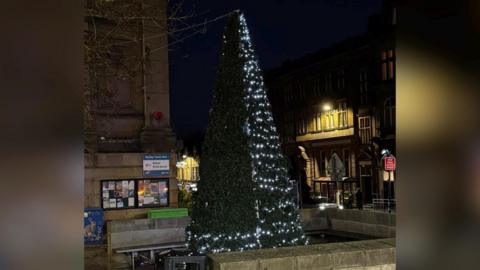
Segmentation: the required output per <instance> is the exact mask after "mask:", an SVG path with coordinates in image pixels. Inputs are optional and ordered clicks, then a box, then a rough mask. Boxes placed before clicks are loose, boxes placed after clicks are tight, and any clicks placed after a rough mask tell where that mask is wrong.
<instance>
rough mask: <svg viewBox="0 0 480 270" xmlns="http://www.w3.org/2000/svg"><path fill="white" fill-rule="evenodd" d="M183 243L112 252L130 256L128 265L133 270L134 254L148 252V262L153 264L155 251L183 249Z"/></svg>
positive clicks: (121, 249) (122, 249) (138, 247)
mask: <svg viewBox="0 0 480 270" xmlns="http://www.w3.org/2000/svg"><path fill="white" fill-rule="evenodd" d="M184 247H185V242H177V243H166V244H161V245H146V246H137V247H131V248H120V249H116V250H114V251H115V252H116V253H127V254H130V265H131V267H132V269H135V254H136V253H137V252H141V251H149V252H150V261H151V262H152V263H155V251H157V250H169V249H172V248H184Z"/></svg>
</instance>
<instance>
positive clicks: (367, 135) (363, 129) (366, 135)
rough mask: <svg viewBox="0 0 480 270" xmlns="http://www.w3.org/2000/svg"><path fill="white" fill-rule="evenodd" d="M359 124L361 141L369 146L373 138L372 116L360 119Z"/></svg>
mask: <svg viewBox="0 0 480 270" xmlns="http://www.w3.org/2000/svg"><path fill="white" fill-rule="evenodd" d="M358 122H359V123H358V127H359V135H360V141H361V142H362V144H369V143H370V140H371V138H372V127H371V123H370V122H371V118H370V116H363V117H359V118H358Z"/></svg>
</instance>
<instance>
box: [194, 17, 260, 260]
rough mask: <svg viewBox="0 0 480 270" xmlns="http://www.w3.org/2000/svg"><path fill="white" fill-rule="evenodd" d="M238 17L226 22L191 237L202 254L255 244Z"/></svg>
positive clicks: (253, 186) (254, 215)
mask: <svg viewBox="0 0 480 270" xmlns="http://www.w3.org/2000/svg"><path fill="white" fill-rule="evenodd" d="M239 26H240V23H239V18H238V16H232V17H230V18H229V21H228V22H227V26H226V28H225V34H224V36H223V46H222V49H221V56H220V61H219V66H218V71H217V78H216V82H215V87H214V91H213V102H212V108H211V111H210V114H209V122H208V126H207V132H206V134H205V141H204V143H203V149H202V155H201V157H200V180H199V181H198V186H197V189H198V190H197V192H195V193H194V194H193V204H192V221H191V224H190V226H189V228H188V229H187V238H188V240H189V245H190V248H191V249H192V250H195V251H198V252H200V253H206V252H222V251H242V250H245V249H251V248H254V247H255V246H256V238H255V231H256V226H257V218H256V211H255V197H254V196H255V195H254V193H253V190H254V188H255V183H254V182H253V181H252V165H251V164H252V159H251V157H250V149H249V143H248V135H247V133H246V130H245V129H246V125H247V123H246V120H247V118H248V112H247V108H246V106H245V83H244V77H245V71H244V63H243V62H244V60H243V59H242V58H240V57H239V56H240V54H241V51H240V47H239V44H240V32H239Z"/></svg>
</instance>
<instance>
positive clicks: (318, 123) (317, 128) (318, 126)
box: [315, 112, 322, 132]
mask: <svg viewBox="0 0 480 270" xmlns="http://www.w3.org/2000/svg"><path fill="white" fill-rule="evenodd" d="M315 131H316V132H320V131H322V115H321V113H319V112H317V113H316V114H315Z"/></svg>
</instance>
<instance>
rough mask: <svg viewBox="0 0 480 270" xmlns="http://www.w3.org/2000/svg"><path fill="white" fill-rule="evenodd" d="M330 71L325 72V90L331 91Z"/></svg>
mask: <svg viewBox="0 0 480 270" xmlns="http://www.w3.org/2000/svg"><path fill="white" fill-rule="evenodd" d="M332 89H333V87H332V73H328V74H325V91H327V92H329V91H332Z"/></svg>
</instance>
